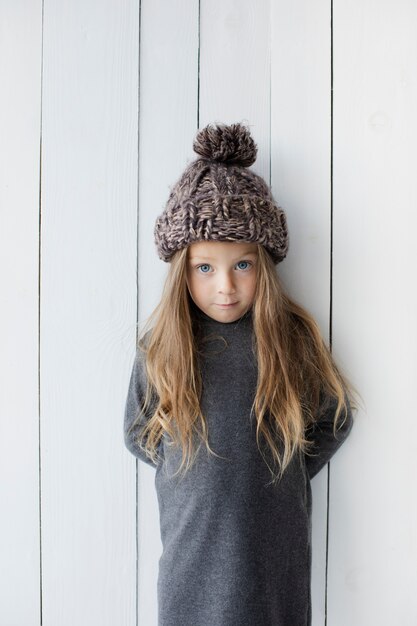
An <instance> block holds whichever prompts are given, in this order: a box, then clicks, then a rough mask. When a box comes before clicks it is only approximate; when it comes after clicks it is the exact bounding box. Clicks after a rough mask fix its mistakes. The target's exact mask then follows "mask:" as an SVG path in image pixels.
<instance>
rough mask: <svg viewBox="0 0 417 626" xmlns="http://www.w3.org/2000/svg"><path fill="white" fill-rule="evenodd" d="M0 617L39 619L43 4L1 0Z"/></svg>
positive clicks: (6, 620) (29, 624)
mask: <svg viewBox="0 0 417 626" xmlns="http://www.w3.org/2000/svg"><path fill="white" fill-rule="evenodd" d="M0 13H1V21H0V23H1V26H0V84H1V93H2V97H1V98H0V137H1V141H0V255H1V262H0V284H1V289H0V315H1V323H0V345H1V360H0V380H1V392H0V500H1V515H0V562H1V565H0V623H1V624H4V625H5V626H6V625H7V626H21V625H22V624H25V626H35V625H37V624H39V610H40V608H39V607H40V600H39V578H40V547H39V502H38V497H39V476H38V468H39V437H38V249H39V232H38V222H39V142H40V111H41V62H40V59H41V41H42V7H41V3H40V2H33V1H30V0H24V1H22V2H19V3H12V2H5V1H3V2H0Z"/></svg>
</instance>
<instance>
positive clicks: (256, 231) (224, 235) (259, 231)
mask: <svg viewBox="0 0 417 626" xmlns="http://www.w3.org/2000/svg"><path fill="white" fill-rule="evenodd" d="M193 149H194V152H196V153H197V154H198V155H200V157H199V158H197V159H196V160H194V161H193V162H192V163H190V165H188V166H187V168H186V169H185V171H184V172H183V174H182V175H181V177H180V178H179V180H178V181H177V182H176V184H175V185H174V186H173V187H171V192H170V195H169V198H168V202H167V204H166V207H165V209H164V211H163V212H162V213H161V215H159V217H158V218H157V220H156V224H155V228H154V237H155V244H156V247H157V251H158V256H159V258H160V259H162V260H163V261H166V262H169V261H171V259H172V257H173V255H174V254H175V252H176V251H177V250H180V249H182V248H185V247H186V246H188V245H190V244H191V243H194V242H197V241H239V242H244V241H245V242H246V241H247V242H252V243H253V242H255V243H260V244H262V245H263V246H264V247H265V248H266V250H267V251H268V252H269V253H270V255H271V257H272V259H273V262H274V263H275V264H277V263H279V262H280V261H282V260H283V259H284V258H285V256H286V254H287V251H288V229H287V220H286V217H285V213H284V211H283V210H282V209H281V208H280V207H279V206H277V204H276V203H275V202H274V199H273V197H272V193H271V191H270V189H269V187H268V185H267V184H266V182H265V181H264V180H263V178H261V177H260V176H258V175H257V174H255V173H254V172H253V171H251V170H249V169H248V167H249V166H250V165H252V163H254V162H255V160H256V154H257V146H256V144H255V142H254V141H253V139H252V137H251V135H250V132H249V130H248V129H247V128H246V127H245V126H243V125H242V124H231V125H230V126H226V125H224V124H221V125H210V124H209V125H208V126H206V127H205V128H203V129H202V130H200V131H198V133H197V135H196V137H195V139H194V143H193Z"/></svg>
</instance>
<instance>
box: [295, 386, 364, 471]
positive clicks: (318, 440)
mask: <svg viewBox="0 0 417 626" xmlns="http://www.w3.org/2000/svg"><path fill="white" fill-rule="evenodd" d="M345 399H346V404H347V407H348V411H347V417H346V420H345V422H344V423H343V425H342V426H340V424H341V423H342V421H343V419H344V417H345V414H344V413H342V414H341V415H340V417H339V419H338V421H337V427H338V429H337V430H336V439H335V436H334V434H333V422H334V417H335V413H336V407H337V400H336V399H335V398H329V399H328V400H329V402H328V406H327V408H326V409H325V411H324V412H323V415H322V416H321V417H320V418H319V420H318V421H317V422H316V423H314V424H311V425H310V426H309V427H308V428H307V429H306V437H307V439H309V440H313V441H314V445H312V446H311V448H309V453H310V454H314V455H315V456H308V455H307V454H306V455H305V463H306V469H307V472H308V474H309V477H310V479H311V478H313V476H315V475H316V474H318V472H319V471H320V470H321V469H322V467H324V465H326V463H328V462H329V461H330V459H331V457H332V456H333V455H334V453H335V452H336V451H337V450H338V449H339V448H340V446H341V445H342V443H343V442H344V441H345V439H346V438H347V436H348V435H349V433H350V431H351V430H352V426H353V417H352V408H351V405H350V402H349V398H348V397H347V396H346V395H345Z"/></svg>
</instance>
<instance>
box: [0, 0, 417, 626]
mask: <svg viewBox="0 0 417 626" xmlns="http://www.w3.org/2000/svg"><path fill="white" fill-rule="evenodd" d="M0 10H1V15H0V85H1V94H2V97H1V99H0V137H1V141H0V207H1V223H0V226H1V228H0V250H1V264H0V277H1V291H0V293H1V324H0V340H1V360H0V363H1V365H0V367H1V394H0V411H1V424H0V426H1V432H0V460H1V461H0V462H1V485H0V486H1V511H2V512H1V516H0V548H1V550H0V563H1V566H0V625H1V626H34V625H40V624H42V626H74V624H76V625H77V626H84V625H85V626H91V625H94V626H95V625H97V626H98V625H100V626H114V625H115V624H117V625H118V626H128V625H129V626H134V625H135V624H139V626H155V625H156V616H157V605H156V581H157V572H158V558H159V556H160V551H161V544H160V537H159V528H158V508H157V499H156V494H155V489H154V470H153V469H152V468H151V467H150V466H147V465H145V464H143V463H140V462H137V461H136V460H135V459H134V457H133V456H132V455H131V454H130V453H129V452H128V451H127V449H126V448H125V447H124V443H123V433H122V420H123V410H124V402H125V397H126V392H127V385H128V378H129V376H130V370H131V366H132V363H133V357H134V350H135V341H136V332H137V331H136V323H137V322H139V325H140V323H141V322H142V321H143V320H144V319H145V318H146V317H147V315H148V314H149V313H150V312H151V311H152V309H153V308H154V306H155V305H156V304H157V302H158V299H159V296H160V290H161V287H162V283H163V279H164V276H165V274H166V271H167V266H166V264H164V263H163V262H162V261H160V260H159V259H158V258H157V255H156V251H155V249H154V244H153V237H152V231H153V225H154V221H155V218H156V216H157V215H158V214H159V213H160V212H161V211H162V209H163V206H164V203H165V202H166V200H167V197H168V193H169V185H171V184H172V183H173V182H175V180H176V179H177V177H178V176H179V175H180V173H181V172H182V171H183V169H184V167H185V165H186V164H187V163H188V162H189V161H190V160H191V159H193V158H194V156H195V155H194V154H193V152H192V140H193V137H194V135H195V132H196V130H197V128H201V127H202V126H204V125H205V124H207V123H209V122H216V121H217V122H226V123H231V122H235V121H246V122H248V123H249V124H250V126H251V130H252V133H253V136H254V138H255V140H256V141H257V143H258V146H259V156H258V159H257V161H256V163H255V165H254V166H253V169H254V170H255V171H256V172H257V173H259V174H261V175H262V176H264V177H265V179H266V180H267V181H268V182H270V184H271V185H272V190H273V192H274V195H275V197H276V199H277V201H278V202H279V204H280V205H281V206H282V207H283V208H284V209H285V211H286V213H287V216H288V221H289V229H290V251H289V254H288V257H287V259H286V260H285V261H284V263H283V264H281V265H280V266H279V270H278V271H279V273H280V275H281V276H282V278H283V281H284V283H285V285H286V287H287V290H288V291H289V293H290V294H291V295H292V296H293V297H294V298H296V299H298V300H299V301H300V302H301V303H302V304H304V306H306V307H307V308H308V309H309V310H310V311H311V312H312V313H313V314H314V315H315V316H316V318H317V319H318V321H319V323H320V327H321V329H322V332H323V334H324V336H325V337H326V339H327V340H328V341H330V340H331V342H332V351H333V354H334V355H335V357H336V358H337V359H338V361H339V363H340V364H341V366H342V367H343V368H344V371H345V372H346V373H347V374H348V375H349V376H350V378H351V380H352V381H353V382H354V384H355V385H356V386H357V387H358V389H359V391H360V392H361V393H362V397H363V398H364V401H365V406H364V407H362V408H361V409H360V410H359V412H358V414H357V417H356V424H355V427H354V430H353V431H352V434H351V436H350V438H349V439H348V441H347V442H346V443H345V444H344V446H343V447H342V448H341V449H340V451H339V452H338V453H337V455H336V456H335V457H334V459H333V460H332V461H331V463H330V464H329V466H327V467H326V468H324V469H323V470H322V472H321V473H320V474H319V475H318V476H317V477H315V478H314V479H313V481H312V488H313V498H314V501H313V540H314V544H313V580H312V587H313V625H314V626H322V625H323V626H324V625H326V626H371V625H372V626H373V625H374V624H378V626H397V625H398V624H401V626H415V624H417V596H416V593H415V589H416V585H417V567H416V562H417V489H416V487H415V476H416V471H417V443H416V442H417V420H416V410H415V407H414V397H413V391H414V385H415V380H416V374H417V366H416V357H415V355H416V352H417V341H416V334H417V333H416V319H417V305H416V300H417V298H416V286H415V285H416V278H415V273H416V269H417V251H416V245H415V244H416V235H415V233H416V227H417V219H416V209H417V207H416V195H417V194H416V192H417V186H416V175H415V171H416V145H417V121H416V115H415V111H416V105H417V84H416V79H415V75H416V74H415V59H416V58H417V40H416V36H415V32H416V28H415V25H416V20H417V5H416V4H415V3H414V2H412V0H396V1H395V2H394V0H379V1H378V2H376V0H354V1H353V2H352V1H350V2H348V0H334V2H333V4H331V2H324V1H322V0H317V1H316V2H314V3H313V2H309V1H308V0H298V1H293V2H282V1H281V2H278V1H277V0H256V1H255V0H200V2H199V1H198V0H130V1H129V2H128V1H127V0H101V1H99V0H83V1H82V0H61V1H60V2H51V1H50V0H44V1H43V2H42V1H41V0H36V1H35V0H19V1H15V0H0ZM179 626H180V625H179ZM213 626H215V625H213Z"/></svg>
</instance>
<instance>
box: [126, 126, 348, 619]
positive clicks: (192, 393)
mask: <svg viewBox="0 0 417 626" xmlns="http://www.w3.org/2000/svg"><path fill="white" fill-rule="evenodd" d="M193 147H194V150H195V152H196V153H197V154H198V155H199V158H197V159H196V160H195V161H193V162H192V163H191V164H190V165H189V166H188V167H187V168H186V170H185V171H184V173H183V174H182V176H181V177H180V179H179V181H178V182H177V183H176V185H175V186H173V187H172V189H171V192H170V195H169V199H168V203H167V206H166V208H165V210H164V212H163V213H162V214H161V215H160V216H159V217H158V219H157V221H156V225H155V231H154V235H155V242H156V246H157V250H158V255H159V257H160V258H161V259H162V260H163V261H166V262H169V263H170V271H169V273H168V276H167V279H166V283H165V286H164V290H163V295H162V299H161V302H160V303H159V305H158V306H157V308H156V309H155V311H154V312H153V314H152V315H151V317H150V320H153V321H154V323H153V326H152V328H150V329H148V330H146V332H145V330H144V331H143V332H142V336H141V337H140V339H139V341H138V345H137V351H136V358H135V362H134V365H133V371H132V375H131V379H130V384H129V389H128V396H127V401H126V409H125V417H124V437H125V443H126V446H127V448H128V449H129V450H130V451H131V452H132V453H133V454H134V455H135V456H136V457H138V458H139V459H141V460H142V461H144V462H145V463H148V464H150V465H152V466H153V467H155V468H156V474H155V485H156V490H157V495H158V503H159V512H160V525H161V526H160V530H161V540H162V545H163V552H162V555H161V557H160V560H159V573H158V590H157V591H158V615H159V620H158V624H159V626H309V625H310V624H311V595H310V577H311V511H312V497H311V487H310V480H311V479H312V478H313V476H315V475H316V474H317V473H318V472H319V471H320V470H321V469H322V467H323V466H324V465H325V464H326V463H327V462H328V461H329V460H330V458H331V457H332V456H333V454H334V453H335V452H336V450H337V449H338V448H339V447H340V446H341V445H342V443H343V441H344V440H345V439H346V437H347V436H348V435H349V433H350V431H351V428H352V424H353V418H352V409H356V408H357V407H356V406H355V404H354V403H353V397H352V394H353V386H352V385H351V384H350V383H348V381H347V379H346V378H345V377H344V376H342V374H341V372H340V370H339V369H338V367H337V366H336V364H335V362H334V360H333V358H332V355H331V353H330V351H329V350H328V349H327V347H326V345H325V343H324V341H323V339H322V337H321V334H320V331H319V327H318V325H317V324H316V322H315V321H314V320H313V318H312V317H311V315H310V314H309V313H308V312H307V311H306V310H305V309H304V308H302V307H301V306H300V305H299V304H297V303H295V302H294V301H293V300H291V299H290V298H289V297H288V296H287V295H286V294H285V293H284V290H283V288H282V286H281V283H280V281H279V278H278V275H277V273H276V271H275V265H276V264H278V263H279V262H281V261H282V260H283V259H284V258H285V256H286V254H287V250H288V230H287V221H286V217H285V214H284V212H283V210H282V209H281V208H280V207H278V206H277V205H276V203H275V202H274V199H273V196H272V194H271V191H270V189H269V187H268V186H267V184H266V183H265V181H264V180H263V179H262V178H261V177H260V176H258V175H256V174H255V173H254V172H253V171H251V170H249V169H248V167H249V166H250V165H251V164H252V163H254V161H255V159H256V154H257V146H256V144H255V143H254V141H253V139H252V137H251V135H250V133H249V130H248V129H247V128H246V127H245V126H242V125H241V124H232V125H230V126H226V125H216V126H211V125H208V126H207V127H206V128H204V129H202V130H200V131H199V132H198V133H197V135H196V138H195V140H194V145H193ZM148 325H149V322H148V324H146V326H145V328H146V327H147V326H148Z"/></svg>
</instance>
